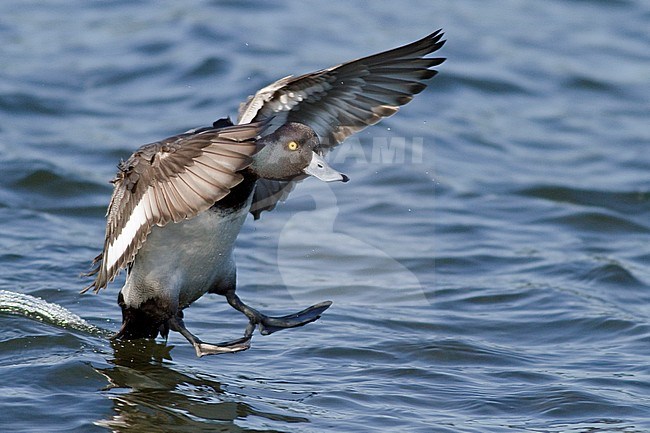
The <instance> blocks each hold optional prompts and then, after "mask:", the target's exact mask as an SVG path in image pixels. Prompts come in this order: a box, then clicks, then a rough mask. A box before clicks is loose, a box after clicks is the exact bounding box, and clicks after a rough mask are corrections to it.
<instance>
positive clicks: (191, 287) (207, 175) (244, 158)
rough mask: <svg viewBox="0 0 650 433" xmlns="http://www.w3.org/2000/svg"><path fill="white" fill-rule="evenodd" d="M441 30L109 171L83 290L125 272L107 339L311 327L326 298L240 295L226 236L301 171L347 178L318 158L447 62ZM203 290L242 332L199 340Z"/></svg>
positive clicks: (211, 350)
mask: <svg viewBox="0 0 650 433" xmlns="http://www.w3.org/2000/svg"><path fill="white" fill-rule="evenodd" d="M442 36H443V33H442V31H441V30H438V31H436V32H434V33H432V34H430V35H428V36H426V37H424V38H422V39H420V40H418V41H416V42H413V43H411V44H408V45H405V46H402V47H399V48H395V49H393V50H390V51H386V52H383V53H379V54H375V55H372V56H368V57H364V58H361V59H357V60H353V61H350V62H347V63H343V64H340V65H337V66H334V67H331V68H327V69H323V70H320V71H316V72H312V73H308V74H305V75H300V76H298V77H294V76H291V75H290V76H288V77H285V78H282V79H280V80H278V81H276V82H274V83H272V84H270V85H268V86H266V87H264V88H263V89H261V90H259V91H258V92H257V93H256V94H255V95H253V96H251V97H249V98H248V100H247V101H246V102H245V103H242V104H241V105H240V108H239V116H238V119H237V124H236V125H235V124H233V123H232V122H231V121H230V120H229V119H221V120H218V121H217V122H215V123H214V124H213V125H211V126H209V127H204V128H197V129H193V130H190V131H187V132H185V133H182V134H179V135H176V136H173V137H169V138H166V139H164V140H161V141H158V142H155V143H151V144H147V145H144V146H142V147H141V148H140V149H138V150H137V151H136V152H135V153H134V154H133V155H131V157H130V158H128V159H127V160H126V161H123V162H121V163H120V164H119V165H118V172H117V175H116V177H115V178H114V180H113V181H112V183H113V184H114V189H113V195H112V197H111V200H110V204H109V206H108V210H107V213H106V217H107V223H106V236H105V240H104V248H103V251H102V252H101V253H100V254H99V255H98V256H97V257H96V258H95V260H94V261H93V266H94V268H93V269H92V270H91V271H90V272H89V273H88V274H87V275H88V276H94V278H95V279H94V281H93V282H92V284H91V285H89V286H88V287H86V288H85V289H84V290H83V291H82V293H83V292H86V291H87V290H90V289H94V291H95V292H99V291H100V290H101V289H102V288H105V287H106V286H107V285H108V284H109V283H110V282H111V281H113V279H114V278H115V277H116V276H117V274H118V273H119V272H120V271H121V270H122V269H127V278H126V282H125V284H124V286H123V287H122V289H121V290H120V292H119V295H118V305H119V306H120V307H121V309H122V326H121V328H120V329H119V331H118V332H117V333H116V334H115V335H114V336H113V337H112V338H113V339H125V340H131V339H138V338H156V337H157V336H158V335H161V336H163V337H164V338H167V336H168V334H169V331H170V330H172V331H176V332H179V333H180V334H182V335H183V336H184V337H185V338H186V339H187V340H188V341H189V342H190V343H191V344H192V345H193V346H194V348H195V350H196V354H197V356H199V357H200V356H204V355H212V354H220V353H232V352H238V351H241V350H246V349H248V348H249V347H250V341H251V337H252V335H253V332H254V330H255V328H257V327H259V330H260V333H261V334H263V335H268V334H271V333H273V332H276V331H279V330H282V329H287V328H294V327H297V326H302V325H305V324H307V323H310V322H313V321H315V320H317V319H318V318H319V317H320V315H321V314H322V313H323V312H324V311H325V310H326V309H327V308H329V306H330V305H331V302H330V301H325V302H321V303H319V304H316V305H312V306H311V307H309V308H306V309H305V310H302V311H300V312H298V313H294V314H290V315H287V316H282V317H271V316H267V315H264V314H262V313H261V312H259V311H257V310H255V309H254V308H252V307H250V306H248V305H247V304H245V303H244V302H242V300H241V299H240V298H239V297H238V296H237V294H236V293H235V289H236V267H235V261H234V257H233V249H234V244H235V238H236V237H237V235H238V234H239V231H240V229H241V226H242V224H243V222H244V220H245V219H246V216H247V214H248V213H249V212H250V213H252V214H253V216H254V218H255V219H258V218H259V217H260V213H261V212H262V211H265V210H271V209H273V208H274V207H275V206H276V204H277V202H278V201H280V200H283V199H284V198H286V195H287V194H288V193H289V192H290V191H291V189H292V188H293V186H294V184H295V183H296V182H297V181H299V180H302V179H304V178H305V177H307V176H314V177H316V178H318V179H320V180H322V181H325V182H332V181H341V182H346V181H347V180H348V177H347V176H345V175H344V174H342V173H339V172H338V171H336V170H334V169H333V168H331V167H330V166H329V165H328V164H327V162H325V160H324V158H323V156H324V155H325V154H326V153H327V151H328V150H329V149H331V148H332V147H333V146H336V145H338V144H339V143H341V142H343V141H344V140H345V138H346V137H348V136H350V135H351V134H354V133H355V132H358V131H360V130H362V129H364V128H366V127H367V126H370V125H373V124H375V123H377V122H378V121H379V120H381V119H382V118H384V117H387V116H391V115H392V114H395V113H396V112H397V111H398V109H399V107H400V106H401V105H404V104H406V103H407V102H409V101H410V100H411V99H412V98H413V96H414V95H415V94H417V93H420V92H421V91H422V90H423V89H424V88H425V87H426V84H425V83H424V81H425V80H428V79H429V78H431V77H433V76H434V75H435V74H436V73H437V71H436V70H434V69H432V68H433V67H434V66H437V65H440V64H441V63H442V62H443V61H444V60H445V59H444V58H438V57H426V56H427V55H428V54H430V53H432V52H434V51H436V50H438V49H440V47H442V45H443V44H444V42H445V41H444V40H442ZM206 293H216V294H219V295H223V296H225V298H226V300H227V302H228V303H229V304H230V305H231V306H232V307H233V308H235V309H236V310H238V311H240V312H241V313H243V314H244V315H246V317H247V318H248V320H249V324H248V326H247V327H246V330H245V332H244V336H243V337H242V338H238V339H235V340H231V341H225V342H222V343H218V344H210V343H206V342H203V341H202V340H200V339H199V338H198V337H196V336H195V335H193V334H192V333H191V332H190V331H189V330H188V329H187V328H186V327H185V324H184V323H183V310H184V309H185V308H187V307H189V306H190V305H191V304H192V303H193V302H194V301H196V300H197V299H199V298H200V297H201V296H203V295H204V294H206Z"/></svg>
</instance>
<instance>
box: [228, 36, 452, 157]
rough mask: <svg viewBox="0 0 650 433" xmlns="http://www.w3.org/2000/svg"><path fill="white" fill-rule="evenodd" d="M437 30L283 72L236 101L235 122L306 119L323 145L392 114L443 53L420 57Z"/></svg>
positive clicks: (435, 43) (437, 40) (432, 46)
mask: <svg viewBox="0 0 650 433" xmlns="http://www.w3.org/2000/svg"><path fill="white" fill-rule="evenodd" d="M442 37H443V33H442V31H441V30H438V31H436V32H434V33H432V34H430V35H428V36H426V37H424V38H422V39H420V40H419V41H416V42H413V43H410V44H408V45H404V46H402V47H399V48H395V49H393V50H390V51H385V52H383V53H379V54H375V55H372V56H368V57H364V58H361V59H357V60H353V61H351V62H347V63H343V64H340V65H337V66H334V67H331V68H327V69H323V70H320V71H317V72H312V73H309V74H305V75H301V76H299V77H293V76H288V77H285V78H282V79H281V80H278V81H276V82H275V83H273V84H271V85H269V86H267V87H265V88H263V89H261V90H259V91H258V92H257V93H256V94H255V95H254V96H252V97H250V98H249V99H248V101H247V102H246V103H244V104H242V105H241V107H240V110H239V119H238V122H237V123H240V124H242V123H248V122H252V121H259V120H264V119H270V118H272V117H273V118H274V119H273V121H272V123H273V124H274V125H280V124H283V123H286V122H288V121H290V122H299V123H304V124H305V125H309V126H310V127H311V128H312V129H313V130H314V131H316V134H318V137H319V138H320V141H321V144H322V147H323V149H322V150H326V149H327V148H329V147H332V146H335V145H337V144H339V143H341V142H342V141H343V140H344V139H345V138H346V137H348V136H350V135H352V134H354V133H355V132H358V131H360V130H362V129H364V128H365V127H367V126H370V125H374V124H375V123H377V122H379V121H380V120H381V119H382V118H384V117H387V116H390V115H392V114H395V113H396V112H397V110H398V109H399V107H400V106H401V105H404V104H406V103H407V102H409V101H410V100H411V99H413V96H414V95H416V94H418V93H420V92H421V91H422V90H424V88H425V87H426V84H424V82H423V81H425V80H427V79H429V78H431V77H433V76H434V75H435V74H436V73H437V71H435V70H433V69H431V68H432V67H434V66H437V65H439V64H441V63H442V62H443V61H444V60H445V59H444V58H440V57H431V58H427V57H425V56H426V55H427V54H430V53H432V52H434V51H436V50H438V49H439V48H440V47H442V45H443V44H444V43H445V41H443V40H442Z"/></svg>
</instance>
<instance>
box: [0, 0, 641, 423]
mask: <svg viewBox="0 0 650 433" xmlns="http://www.w3.org/2000/svg"><path fill="white" fill-rule="evenodd" d="M0 17H1V18H0V40H1V41H2V44H0V47H1V48H0V58H1V59H2V62H1V66H0V172H1V173H2V176H0V290H7V291H12V292H17V293H20V294H24V295H30V296H36V297H40V298H42V299H43V300H45V301H47V302H50V303H55V304H58V305H61V306H63V307H65V308H66V309H68V310H70V311H72V312H73V313H75V314H77V315H79V316H81V317H83V318H84V319H85V320H87V321H88V322H90V323H91V324H92V325H94V326H97V327H101V328H104V329H107V330H110V331H115V330H117V328H118V326H119V322H120V312H119V308H118V307H117V305H116V304H115V298H116V295H117V291H118V288H119V286H120V284H121V283H122V281H123V278H122V279H120V280H119V281H117V282H116V283H115V284H114V285H113V286H111V287H110V288H109V289H108V290H106V291H105V292H103V293H102V294H100V295H98V296H93V295H84V296H81V295H79V294H78V292H79V290H81V288H82V287H83V286H84V285H86V284H88V283H89V281H87V280H83V279H79V278H78V275H79V273H81V272H84V271H86V270H88V268H89V261H90V260H91V259H92V258H93V257H94V256H95V255H96V254H97V253H98V252H99V250H100V248H101V246H102V236H103V230H104V228H103V215H104V212H105V208H106V205H107V203H108V199H109V196H110V193H111V186H110V185H109V184H108V183H107V181H108V180H109V179H110V178H111V177H112V176H113V174H114V171H115V164H116V163H117V162H118V161H119V159H120V158H126V157H128V155H129V154H130V153H131V152H132V151H133V150H134V149H136V148H137V147H138V146H139V145H141V144H143V143H147V142H151V141H154V140H157V139H160V138H163V137H166V136H168V135H171V134H174V133H177V132H180V131H184V130H186V129H189V128H191V127H195V126H199V125H204V124H208V123H210V122H211V121H213V120H215V119H216V118H218V117H221V116H224V115H228V114H230V115H234V114H235V111H236V107H237V104H238V103H239V102H240V101H242V100H244V98H245V97H246V96H247V95H248V94H250V93H252V92H253V91H255V90H256V89H258V88H260V87H261V86H263V85H266V84H268V83H269V82H271V81H273V80H275V79H277V78H280V77H282V76H285V75H287V74H290V73H303V72H308V71H312V70H315V69H318V68H322V67H327V66H330V65H333V64H336V63H339V62H341V61H345V60H348V59H351V58H354V57H357V56H361V55H365V54H370V53H374V52H378V51H381V50H384V49H388V48H391V47H393V46H397V45H399V44H403V43H407V42H410V41H412V40H415V39H417V38H419V37H422V36H424V35H426V34H428V33H430V32H431V31H433V30H435V29H437V28H439V27H443V28H444V29H445V31H446V33H447V38H448V44H447V45H446V46H445V47H444V49H443V54H444V55H445V56H446V57H448V58H449V60H448V61H447V62H446V63H444V64H443V65H442V66H441V68H440V70H441V73H440V74H439V76H437V77H436V78H435V79H434V80H432V81H431V85H430V87H429V88H428V89H427V90H426V91H424V92H423V93H422V94H420V95H419V96H418V97H417V98H416V99H415V100H414V101H413V102H412V103H411V104H409V105H408V106H407V107H405V108H404V109H403V110H402V111H400V113H398V115H396V116H395V117H393V118H390V119H388V120H387V121H384V122H383V123H381V124H380V125H379V126H376V127H374V128H371V129H369V130H367V131H364V132H363V133H362V134H360V135H359V136H358V137H355V138H353V139H352V140H350V141H349V142H348V143H347V146H345V147H341V148H340V149H339V152H337V153H335V154H333V155H331V156H332V158H330V160H331V161H333V164H334V165H335V166H336V167H337V168H338V169H340V170H341V171H343V172H345V173H346V174H348V175H349V176H350V177H351V178H352V181H351V182H349V183H348V184H345V185H343V184H337V185H324V184H321V183H319V182H317V181H315V180H310V181H306V182H303V183H302V184H301V185H300V186H299V187H298V188H297V189H296V190H295V191H294V192H293V193H292V195H291V197H290V199H289V200H288V201H287V203H285V204H283V205H281V206H278V208H277V209H276V210H274V211H273V212H272V213H268V214H265V215H264V216H263V218H262V220H260V221H258V222H253V221H252V219H250V220H248V221H247V223H246V225H245V227H244V230H243V232H242V234H241V236H240V238H239V248H238V251H237V260H238V266H239V294H240V296H242V298H243V299H244V300H246V301H248V302H249V303H251V304H253V305H255V306H258V307H259V308H260V309H262V310H263V311H267V312H269V313H277V314H280V313H286V312H291V311H295V310H297V309H299V308H301V307H305V306H307V305H309V304H312V303H316V302H319V301H322V300H325V299H330V300H332V301H334V304H333V306H332V307H331V308H330V309H329V310H328V311H327V312H326V313H325V315H324V316H323V318H322V319H321V320H320V321H318V322H317V323H315V324H311V325H308V326H306V327H304V328H301V329H296V330H290V331H285V332H281V333H277V334H274V335H272V336H268V337H262V336H260V335H256V336H255V337H254V339H253V344H252V349H251V350H249V351H247V352H243V353H240V354H236V355H229V356H225V355H224V356H220V357H207V358H202V359H198V358H196V357H195V354H194V350H193V349H192V347H191V346H190V345H189V344H187V343H186V342H185V341H184V340H183V339H182V337H180V336H177V335H172V336H171V337H170V341H169V346H173V347H172V348H171V349H170V347H166V346H164V345H163V344H162V343H161V342H158V343H150V344H146V345H145V344H124V345H117V346H113V345H111V344H110V343H109V342H108V341H107V340H106V339H105V338H103V336H101V335H98V334H97V333H92V332H91V333H89V332H86V330H84V329H77V328H75V327H71V326H65V324H63V326H61V325H62V324H61V323H59V324H57V323H55V322H53V321H51V320H49V319H48V318H47V317H45V318H44V317H41V319H42V320H33V318H29V317H25V316H22V315H16V314H13V313H9V312H6V311H4V312H2V313H0V327H1V329H2V334H1V337H0V377H1V378H2V380H1V381H0V406H1V407H2V416H1V417H0V430H1V431H3V432H42V431H48V432H59V431H60V432H70V431H79V432H102V431H119V432H149V431H169V432H183V431H188V432H189V431H191V432H196V431H237V432H296V431H300V432H323V431H332V432H343V431H353V432H366V431H367V432H374V431H382V432H488V431H489V432H521V431H528V432H572V433H573V432H628V433H629V432H645V431H650V416H649V415H648V414H650V368H649V367H648V355H649V354H650V349H649V347H650V345H649V343H650V326H649V320H648V319H649V316H650V314H649V313H650V307H649V305H650V291H649V290H648V288H649V285H650V272H649V271H648V267H647V263H648V259H649V258H650V249H649V247H648V240H649V238H650V226H649V224H648V216H649V214H650V177H649V175H648V173H650V170H649V169H650V153H649V152H648V145H649V144H650V128H649V127H648V126H647V119H648V113H649V112H650V88H649V87H648V81H649V79H650V66H649V65H650V54H649V51H648V46H649V44H650V35H649V34H648V32H647V23H648V20H649V18H650V7H649V6H648V3H647V2H642V1H615V2H613V1H612V2H610V1H546V2H519V1H506V2H491V1H487V2H473V1H457V2H444V3H443V2H431V1H405V2H402V3H400V5H399V7H396V5H395V3H394V2H389V1H375V2H367V4H365V3H358V4H356V3H355V4H351V3H349V2H339V1H331V2H305V1H302V2H290V1H281V2H275V3H274V4H273V5H270V4H256V3H253V2H227V1H223V2H220V1H190V2H171V1H165V2H138V3H132V2H126V1H113V2H81V1H70V2H58V1H49V2H28V1H20V2H19V1H4V2H2V3H0ZM389 140H396V141H389ZM400 140H402V141H401V142H400ZM418 149H423V150H422V152H419V150H418ZM391 150H392V151H394V152H395V153H393V154H391V152H390V151H391ZM401 150H403V151H404V154H403V155H402V154H401V153H400V152H401ZM402 156H403V158H402ZM187 323H188V327H189V328H190V329H192V330H193V331H194V332H196V334H197V335H199V336H201V337H203V338H205V339H206V340H208V341H222V340H225V339H228V338H234V337H237V336H239V335H240V334H241V332H242V331H243V327H244V326H245V320H244V318H243V316H241V315H239V314H238V313H237V312H235V311H234V310H232V309H231V308H229V307H227V306H226V305H225V302H223V299H221V298H219V297H215V296H210V297H205V298H204V299H201V300H200V301H199V302H198V303H197V304H196V305H194V306H192V308H190V309H189V310H188V311H187Z"/></svg>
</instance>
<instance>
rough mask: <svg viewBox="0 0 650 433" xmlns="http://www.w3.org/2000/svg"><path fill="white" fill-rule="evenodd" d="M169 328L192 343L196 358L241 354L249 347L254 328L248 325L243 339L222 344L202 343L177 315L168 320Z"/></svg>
mask: <svg viewBox="0 0 650 433" xmlns="http://www.w3.org/2000/svg"><path fill="white" fill-rule="evenodd" d="M169 328H170V329H171V330H172V331H176V332H179V333H180V334H181V335H182V336H183V337H185V338H186V339H187V341H189V342H190V343H192V346H194V350H196V356H198V357H201V356H204V355H218V354H220V353H234V352H241V351H242V350H246V349H248V348H249V347H251V336H252V335H253V331H254V330H255V327H254V326H251V325H249V327H248V328H246V333H245V335H244V337H242V338H238V339H237V340H231V341H224V342H223V343H218V344H210V343H204V342H203V341H201V340H200V339H199V338H198V337H197V336H195V335H194V334H192V333H191V332H190V331H188V330H187V328H186V327H185V323H183V318H182V317H179V315H176V316H174V317H172V318H171V319H169ZM249 328H250V329H249Z"/></svg>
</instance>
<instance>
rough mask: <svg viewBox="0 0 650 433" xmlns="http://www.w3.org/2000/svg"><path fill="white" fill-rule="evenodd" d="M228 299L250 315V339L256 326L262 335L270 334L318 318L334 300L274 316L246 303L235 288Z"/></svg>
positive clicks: (233, 305)
mask: <svg viewBox="0 0 650 433" xmlns="http://www.w3.org/2000/svg"><path fill="white" fill-rule="evenodd" d="M226 299H227V300H228V303H229V304H230V305H231V306H232V307H233V308H234V309H236V310H237V311H241V312H242V313H244V314H245V315H246V317H248V320H249V321H250V322H249V324H248V327H247V328H246V333H245V334H244V338H249V339H250V337H251V336H252V335H253V331H254V330H255V327H256V326H259V328H260V334H262V335H269V334H272V333H274V332H276V331H280V330H282V329H288V328H296V327H298V326H303V325H306V324H307V323H311V322H313V321H315V320H317V319H318V318H319V317H320V315H321V314H323V311H325V310H327V309H328V308H329V306H330V305H332V301H324V302H320V303H318V304H316V305H312V306H311V307H309V308H305V309H304V310H302V311H299V312H297V313H294V314H289V315H286V316H280V317H272V316H267V315H265V314H262V313H260V312H259V311H257V310H256V309H254V308H251V307H249V306H248V305H246V304H244V303H243V302H242V300H241V299H239V297H238V296H237V295H236V294H235V291H234V290H231V291H228V292H226Z"/></svg>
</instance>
